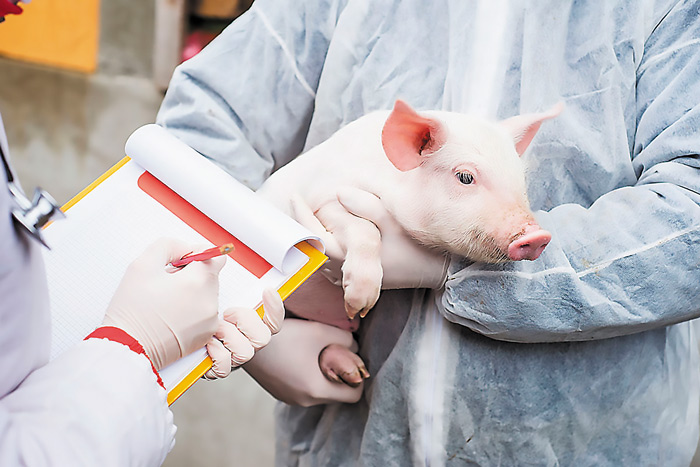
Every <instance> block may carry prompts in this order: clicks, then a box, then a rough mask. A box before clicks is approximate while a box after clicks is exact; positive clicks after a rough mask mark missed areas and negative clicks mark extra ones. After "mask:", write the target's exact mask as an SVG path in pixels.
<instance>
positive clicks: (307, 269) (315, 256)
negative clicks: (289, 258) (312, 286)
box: [255, 241, 328, 319]
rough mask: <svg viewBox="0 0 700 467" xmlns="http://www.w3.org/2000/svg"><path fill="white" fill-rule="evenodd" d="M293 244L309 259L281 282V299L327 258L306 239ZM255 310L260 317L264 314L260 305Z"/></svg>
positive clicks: (288, 294)
mask: <svg viewBox="0 0 700 467" xmlns="http://www.w3.org/2000/svg"><path fill="white" fill-rule="evenodd" d="M294 246H295V247H296V249H297V250H299V251H301V252H302V253H304V254H305V255H306V256H308V257H309V260H308V261H307V262H306V264H305V265H304V266H302V268H301V269H299V270H298V271H297V272H296V274H294V275H293V276H292V277H290V278H289V279H288V280H287V282H285V283H284V284H282V286H281V287H280V288H279V289H277V292H278V293H279V294H280V297H282V300H286V299H287V297H289V296H290V295H291V294H292V292H294V291H295V290H296V289H297V288H298V287H299V286H300V285H301V284H302V283H303V282H304V281H305V280H306V279H308V278H309V277H311V274H313V273H314V272H316V270H317V269H318V268H320V267H321V265H322V264H323V263H325V262H326V261H327V260H328V256H326V255H324V254H323V253H321V252H320V251H319V250H317V249H316V248H314V247H313V246H311V244H310V243H309V242H307V241H302V242H299V243H297V244H296V245H294ZM255 311H257V312H258V316H260V318H261V319H262V317H263V316H264V315H265V310H264V309H263V306H262V305H260V306H258V308H256V310H255Z"/></svg>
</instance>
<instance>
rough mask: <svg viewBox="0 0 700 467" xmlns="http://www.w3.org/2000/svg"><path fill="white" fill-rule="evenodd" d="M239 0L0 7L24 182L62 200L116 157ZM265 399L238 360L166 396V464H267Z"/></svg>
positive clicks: (12, 137) (15, 150)
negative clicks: (170, 420) (171, 437)
mask: <svg viewBox="0 0 700 467" xmlns="http://www.w3.org/2000/svg"><path fill="white" fill-rule="evenodd" d="M248 3H249V2H245V1H241V0H232V1H229V0H215V1H213V2H212V1H208V0H199V1H197V2H194V1H191V2H187V1H185V0H163V1H161V0H145V1H140V2H133V1H129V0H108V1H107V0H103V1H101V2H100V0H72V1H71V2H66V1H64V0H34V1H33V2H32V3H31V4H29V5H25V6H24V8H25V13H24V14H22V15H21V16H18V17H8V18H7V21H6V22H5V23H3V24H2V25H0V114H2V117H3V120H4V123H5V128H6V131H7V134H8V140H9V144H10V153H11V158H12V163H13V165H14V167H15V170H16V171H17V173H18V177H19V178H20V180H21V182H22V185H23V186H24V188H25V191H27V190H33V188H34V186H36V185H39V186H41V187H43V188H45V189H47V190H48V191H49V192H50V193H52V194H53V196H54V197H55V198H56V199H57V201H58V202H59V204H63V203H65V202H66V201H68V200H69V199H70V198H71V197H73V195H75V194H76V193H78V191H80V190H81V189H82V188H83V187H85V186H86V185H88V184H89V183H90V182H92V181H93V180H94V179H95V178H97V177H98V176H99V175H100V174H102V173H103V172H104V171H105V170H107V169H108V168H109V167H111V166H112V165H113V164H114V163H116V162H117V161H119V160H120V159H121V158H122V157H123V156H124V143H125V142H126V139H127V137H128V136H129V135H130V134H131V132H132V131H133V130H135V129H136V128H138V127H139V126H141V125H143V124H145V123H151V122H153V121H154V119H155V115H156V111H157V110H158V106H159V105H160V102H161V100H162V98H163V93H164V91H165V88H166V86H167V82H168V79H169V76H170V74H171V73H172V69H173V68H174V66H175V65H176V64H177V63H178V62H179V61H180V60H181V59H182V58H184V56H188V55H189V56H191V55H192V54H193V53H195V52H196V51H197V50H198V48H199V47H201V45H202V44H203V43H206V41H208V40H210V39H211V37H213V36H214V35H215V34H216V33H217V32H218V31H220V30H221V29H222V28H223V27H224V26H225V25H226V24H228V23H229V22H230V21H231V20H232V19H233V18H234V17H235V16H237V15H238V14H240V13H241V12H242V11H244V10H245V9H246V8H247V7H248V6H249V4H248ZM183 54H184V56H183ZM105 402H106V403H108V401H105ZM273 406H274V400H273V399H272V398H271V397H270V396H269V395H268V394H267V393H266V392H264V391H263V390H262V389H260V388H259V386H258V385H257V384H256V383H255V382H254V381H253V380H252V379H251V378H249V377H248V376H247V374H246V373H245V372H244V371H242V370H240V371H236V372H234V373H233V374H232V375H231V376H230V377H229V378H227V379H226V380H223V381H216V382H206V381H199V382H198V383H196V384H195V385H194V387H193V388H192V389H190V390H189V391H188V392H187V393H185V395H184V396H182V397H181V398H180V399H179V400H178V401H176V402H175V404H173V406H172V409H173V412H174V414H175V423H176V425H177V426H178V433H177V437H176V440H177V441H176V446H175V448H174V450H173V451H172V452H171V453H170V455H169V456H168V458H167V459H166V462H165V465H166V466H169V467H180V466H182V467H184V466H188V467H191V466H204V465H206V466H212V467H214V466H228V465H232V466H268V465H273V460H274V433H273V432H274V429H273V417H272V410H273Z"/></svg>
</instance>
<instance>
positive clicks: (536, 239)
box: [508, 224, 552, 261]
mask: <svg viewBox="0 0 700 467" xmlns="http://www.w3.org/2000/svg"><path fill="white" fill-rule="evenodd" d="M551 239H552V234H550V233H549V232H547V231H546V230H542V229H541V228H540V226H539V225H536V224H535V225H529V226H528V227H527V229H525V232H524V233H523V234H522V235H521V236H520V237H518V238H517V239H516V240H514V241H513V242H511V244H510V245H508V258H510V259H511V260H512V261H520V260H523V259H527V260H530V261H533V260H536V259H537V258H539V256H540V254H542V252H543V251H544V249H545V247H546V246H547V245H548V244H549V241H550V240H551Z"/></svg>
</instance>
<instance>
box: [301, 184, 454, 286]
mask: <svg viewBox="0 0 700 467" xmlns="http://www.w3.org/2000/svg"><path fill="white" fill-rule="evenodd" d="M337 198H338V202H340V204H341V205H342V206H343V207H344V208H345V209H346V210H347V211H348V212H350V213H351V214H354V215H356V216H358V217H362V218H364V219H367V220H369V221H371V222H373V223H374V225H376V226H377V228H378V229H379V231H380V233H381V236H382V248H381V256H382V269H383V278H382V289H409V288H430V289H439V288H441V287H442V286H443V285H444V284H445V279H446V278H447V266H448V264H449V257H448V256H447V255H445V254H443V253H441V252H435V251H433V250H430V249H429V248H427V247H425V246H422V245H420V244H419V243H418V242H416V241H415V240H413V239H412V238H411V237H409V236H408V234H406V232H405V231H404V229H403V228H402V227H401V225H399V224H398V222H397V221H396V219H394V217H393V216H392V215H391V213H389V211H387V210H386V208H385V207H384V205H383V204H382V201H381V200H380V199H379V198H378V197H377V196H375V195H374V194H372V193H369V192H367V191H363V190H360V189H359V188H354V187H340V188H339V189H338V191H337ZM292 206H293V208H294V215H295V217H296V218H297V221H298V222H300V223H301V224H303V225H304V226H305V227H307V228H308V229H310V230H312V231H313V232H314V233H316V234H317V235H319V236H321V238H322V239H323V240H324V243H325V245H326V255H327V256H328V257H329V258H330V261H329V262H328V263H326V264H325V265H324V269H323V270H322V272H323V274H324V275H325V276H326V277H328V278H329V279H330V280H331V281H332V282H334V283H336V284H340V280H341V277H342V274H341V272H340V267H341V266H342V263H343V259H344V257H345V252H344V251H343V250H342V248H341V247H340V245H338V243H337V242H336V241H335V240H334V239H333V235H332V234H331V233H329V232H327V231H326V229H325V227H324V219H323V214H322V212H319V213H316V214H314V213H312V212H311V210H310V209H309V208H308V206H307V205H306V204H305V203H304V202H303V201H301V200H300V199H298V198H296V199H293V200H292ZM316 216H318V218H317V217H316Z"/></svg>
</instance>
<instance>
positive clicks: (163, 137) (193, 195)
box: [44, 125, 327, 404]
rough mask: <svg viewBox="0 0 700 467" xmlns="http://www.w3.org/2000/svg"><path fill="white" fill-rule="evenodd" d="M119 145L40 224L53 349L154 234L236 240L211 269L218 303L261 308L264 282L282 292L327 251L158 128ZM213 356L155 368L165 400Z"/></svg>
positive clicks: (88, 324) (91, 314)
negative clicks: (116, 157) (105, 164)
mask: <svg viewBox="0 0 700 467" xmlns="http://www.w3.org/2000/svg"><path fill="white" fill-rule="evenodd" d="M126 152H127V156H126V157H124V158H123V159H122V160H121V161H119V162H118V163H117V164H115V165H114V166H113V167H112V168H110V169H109V170H108V171H106V172H105V173H104V174H103V175H102V176H100V177H99V178H98V179H97V180H95V181H94V182H93V183H91V184H90V185H88V186H87V187H86V188H85V189H83V190H82V191H81V192H80V193H78V195H76V196H75V197H74V198H73V199H71V200H70V201H69V202H68V203H66V205H65V206H63V208H62V210H64V212H66V215H67V217H68V218H67V219H66V220H63V221H61V222H56V223H54V224H50V225H48V226H47V227H46V229H45V231H44V236H45V239H46V241H47V243H48V244H49V245H50V246H51V248H52V249H51V250H45V251H44V261H45V265H46V272H47V280H48V285H49V301H50V305H51V319H52V345H51V359H53V358H55V357H57V356H58V355H60V354H61V353H62V352H63V351H65V350H66V349H67V348H69V347H70V346H72V345H74V344H75V343H77V342H79V341H80V340H82V339H83V338H84V337H85V336H87V335H88V334H89V333H90V332H92V330H94V329H95V328H96V327H98V326H99V325H100V323H101V322H102V318H103V317H104V310H105V309H106V308H107V305H108V304H109V301H110V299H111V297H112V295H113V293H114V291H115V290H116V287H117V286H118V284H119V281H120V280H121V277H122V276H123V275H124V272H125V270H126V267H127V266H128V265H129V264H130V262H131V261H133V260H134V259H135V258H136V257H137V256H138V255H139V254H140V253H141V252H142V251H143V249H144V248H145V247H146V246H148V245H150V244H151V243H153V241H155V240H157V239H158V238H160V237H164V236H168V237H173V238H179V239H181V240H183V241H187V242H191V243H193V244H202V245H205V244H211V245H221V244H224V243H233V244H234V245H235V248H234V250H233V251H232V252H231V253H229V256H230V258H229V259H228V260H227V262H226V265H225V266H224V268H223V269H222V271H221V273H220V276H219V278H220V286H219V290H220V294H219V295H220V296H219V305H220V312H221V313H223V310H225V309H227V308H229V307H231V306H240V307H250V308H255V309H256V310H257V311H258V314H259V315H260V316H261V317H262V316H263V313H264V310H263V307H262V305H261V301H262V290H263V289H265V288H275V289H276V290H278V292H279V294H280V296H281V297H282V299H283V300H284V299H285V298H287V297H288V296H289V295H290V294H291V293H292V292H293V291H294V290H295V289H296V288H297V287H299V285H301V284H302V283H303V282H304V281H305V280H306V279H307V278H308V277H310V276H311V274H313V273H314V272H315V271H316V270H317V269H318V268H319V267H320V266H321V265H322V264H323V263H324V262H325V261H326V260H327V257H326V256H325V254H324V253H323V246H322V244H321V242H320V240H319V239H318V237H316V236H314V235H313V234H311V232H309V231H308V230H307V229H305V228H304V227H302V226H301V225H299V224H298V223H296V222H295V221H294V220H292V219H291V218H289V217H288V216H287V215H286V214H284V213H282V212H281V211H279V210H277V209H276V208H275V207H274V206H272V205H271V204H269V203H267V201H265V200H263V199H262V198H260V197H258V196H257V195H255V193H254V192H253V191H252V190H250V189H248V188H247V187H245V186H243V185H242V184H240V183H239V182H238V181H236V180H235V179H234V178H232V177H231V176H229V175H228V174H227V173H226V172H224V171H223V170H222V169H220V168H219V167H218V166H216V165H214V164H213V163H212V162H210V161H208V160H207V159H205V158H204V157H203V156H201V155H199V154H198V153H196V152H195V151H194V150H193V149H191V148H190V147H189V146H187V145H185V144H184V143H182V142H181V141H179V140H177V139H176V138H175V137H174V136H172V135H171V134H169V133H168V132H167V131H166V130H164V129H163V128H161V127H159V126H157V125H146V126H144V127H142V128H139V129H138V130H136V131H135V132H134V134H132V136H131V137H130V138H129V141H128V142H127V145H126ZM211 364H212V362H211V359H210V358H209V357H208V356H207V355H206V350H205V349H200V350H198V351H196V352H194V353H193V354H190V355H188V356H186V357H184V358H183V359H180V360H179V361H177V362H175V363H174V364H172V365H169V366H168V367H166V368H163V369H162V370H161V371H160V374H161V378H162V379H163V382H164V384H165V386H166V390H167V391H168V398H167V399H168V404H172V403H173V402H174V401H175V400H177V398H178V397H180V396H181V395H182V394H183V393H184V392H185V391H186V390H187V389H188V388H189V387H190V386H192V384H194V382H196V381H197V380H198V379H199V378H200V377H201V376H202V375H203V374H204V373H205V372H206V371H207V370H208V369H209V368H210V367H211Z"/></svg>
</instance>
